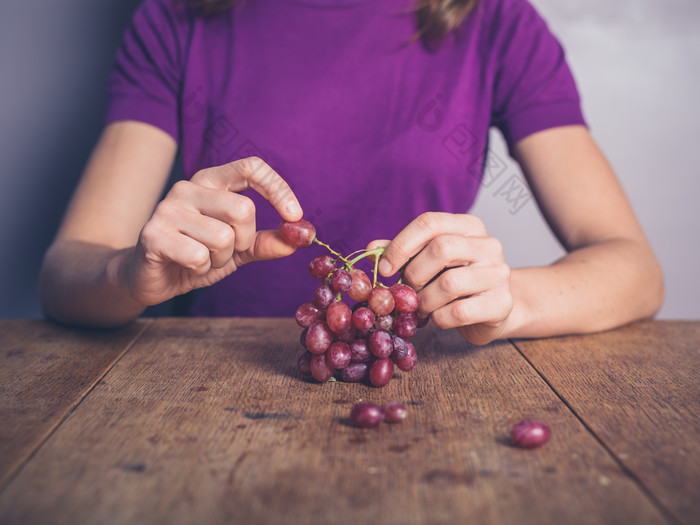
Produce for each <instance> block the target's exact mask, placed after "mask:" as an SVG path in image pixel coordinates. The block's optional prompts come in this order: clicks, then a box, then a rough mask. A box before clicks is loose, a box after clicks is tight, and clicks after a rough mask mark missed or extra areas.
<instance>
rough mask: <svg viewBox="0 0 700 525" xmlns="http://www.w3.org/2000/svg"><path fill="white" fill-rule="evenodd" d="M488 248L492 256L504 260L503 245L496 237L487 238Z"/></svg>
mask: <svg viewBox="0 0 700 525" xmlns="http://www.w3.org/2000/svg"><path fill="white" fill-rule="evenodd" d="M485 242H486V248H487V250H488V251H489V253H491V255H492V256H494V257H496V258H498V259H503V244H501V241H499V240H498V239H497V238H496V237H487V238H486V240H485Z"/></svg>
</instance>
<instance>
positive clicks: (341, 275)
mask: <svg viewBox="0 0 700 525" xmlns="http://www.w3.org/2000/svg"><path fill="white" fill-rule="evenodd" d="M350 286H352V277H351V276H350V272H348V271H347V270H346V269H345V268H337V269H336V270H334V271H333V274H332V275H331V288H333V290H335V291H336V292H341V293H344V292H347V291H348V290H349V289H350Z"/></svg>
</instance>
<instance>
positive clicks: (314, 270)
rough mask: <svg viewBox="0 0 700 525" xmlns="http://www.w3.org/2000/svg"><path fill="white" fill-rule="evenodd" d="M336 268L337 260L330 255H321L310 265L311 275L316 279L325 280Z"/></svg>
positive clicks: (312, 260)
mask: <svg viewBox="0 0 700 525" xmlns="http://www.w3.org/2000/svg"><path fill="white" fill-rule="evenodd" d="M334 268H335V260H333V257H331V256H330V255H319V256H318V257H315V258H313V259H311V262H310V263H309V273H310V274H311V277H313V278H314V279H325V278H326V277H327V276H328V274H329V273H331V272H332V271H333V269H334Z"/></svg>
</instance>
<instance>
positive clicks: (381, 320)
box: [374, 315, 394, 330]
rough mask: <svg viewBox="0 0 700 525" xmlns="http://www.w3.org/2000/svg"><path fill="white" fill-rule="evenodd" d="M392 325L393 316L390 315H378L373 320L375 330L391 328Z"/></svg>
mask: <svg viewBox="0 0 700 525" xmlns="http://www.w3.org/2000/svg"><path fill="white" fill-rule="evenodd" d="M393 325H394V318H393V317H392V316H390V315H380V316H378V317H377V320H376V321H375V322H374V327H375V328H376V329H377V330H391V327H392V326H393Z"/></svg>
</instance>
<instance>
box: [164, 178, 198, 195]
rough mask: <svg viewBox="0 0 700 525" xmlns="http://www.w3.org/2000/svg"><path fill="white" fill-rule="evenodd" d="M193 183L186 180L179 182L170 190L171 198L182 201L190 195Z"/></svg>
mask: <svg viewBox="0 0 700 525" xmlns="http://www.w3.org/2000/svg"><path fill="white" fill-rule="evenodd" d="M191 185H192V183H191V182H190V181H186V180H179V181H177V182H176V183H175V184H173V185H172V187H171V188H170V192H169V193H170V196H171V198H175V199H181V198H184V197H185V196H187V195H188V194H189V193H190V187H191Z"/></svg>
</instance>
